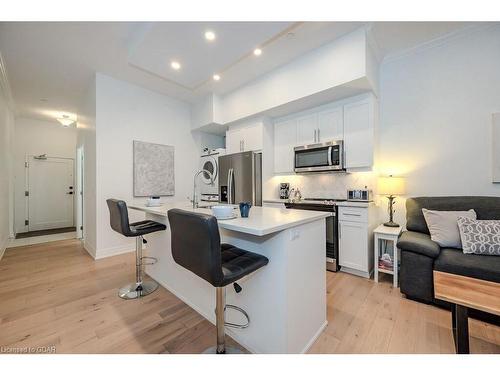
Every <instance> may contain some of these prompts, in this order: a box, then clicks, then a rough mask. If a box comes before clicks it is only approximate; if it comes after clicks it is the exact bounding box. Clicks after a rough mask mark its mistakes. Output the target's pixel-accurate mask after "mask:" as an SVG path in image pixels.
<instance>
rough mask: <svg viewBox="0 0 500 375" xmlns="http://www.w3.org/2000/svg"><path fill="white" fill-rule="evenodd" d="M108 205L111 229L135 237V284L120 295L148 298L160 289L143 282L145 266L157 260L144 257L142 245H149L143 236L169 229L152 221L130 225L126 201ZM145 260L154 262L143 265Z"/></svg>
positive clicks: (122, 289) (128, 286) (127, 287)
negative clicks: (143, 267) (143, 268)
mask: <svg viewBox="0 0 500 375" xmlns="http://www.w3.org/2000/svg"><path fill="white" fill-rule="evenodd" d="M106 203H107V204H108V208H109V221H110V224H111V228H113V230H114V231H115V232H118V233H120V234H123V235H124V236H126V237H135V283H132V284H128V285H126V286H124V287H123V288H120V290H119V291H118V295H119V296H120V297H121V298H124V299H135V298H139V297H142V296H147V295H148V294H151V293H153V292H154V291H155V290H156V289H157V288H158V283H157V282H156V281H154V280H148V281H143V270H142V266H143V264H154V263H156V259H155V258H151V257H144V256H142V243H143V242H144V243H147V242H146V240H145V239H144V238H143V237H142V236H144V235H145V234H149V233H153V232H158V231H160V230H165V229H166V228H167V227H166V226H165V225H164V224H161V223H157V222H156V221H152V220H144V221H138V222H135V223H129V221H128V210H127V204H126V203H125V202H124V201H120V200H117V199H108V200H106ZM144 259H150V260H152V261H153V262H152V263H143V260H144Z"/></svg>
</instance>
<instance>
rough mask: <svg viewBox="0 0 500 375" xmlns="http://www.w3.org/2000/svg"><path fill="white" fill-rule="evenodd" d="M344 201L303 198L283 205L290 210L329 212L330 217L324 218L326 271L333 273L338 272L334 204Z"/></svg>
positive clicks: (336, 224)
mask: <svg viewBox="0 0 500 375" xmlns="http://www.w3.org/2000/svg"><path fill="white" fill-rule="evenodd" d="M344 201H345V199H330V198H305V199H302V200H300V201H298V202H293V203H285V207H286V208H290V209H297V210H310V211H326V212H331V214H332V215H331V216H329V217H327V218H326V269H327V270H328V271H333V272H337V271H338V270H340V266H339V237H338V233H339V232H338V225H339V220H338V215H337V204H336V202H344Z"/></svg>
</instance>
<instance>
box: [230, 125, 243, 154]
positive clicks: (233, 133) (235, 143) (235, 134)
mask: <svg viewBox="0 0 500 375" xmlns="http://www.w3.org/2000/svg"><path fill="white" fill-rule="evenodd" d="M242 138H243V132H242V130H241V129H229V130H228V131H227V132H226V153H228V154H234V153H236V152H241V140H242Z"/></svg>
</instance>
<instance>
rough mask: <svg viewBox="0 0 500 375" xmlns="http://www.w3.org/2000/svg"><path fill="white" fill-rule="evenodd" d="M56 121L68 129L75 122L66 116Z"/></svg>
mask: <svg viewBox="0 0 500 375" xmlns="http://www.w3.org/2000/svg"><path fill="white" fill-rule="evenodd" d="M57 121H59V122H60V123H61V125H62V126H64V127H65V128H68V127H69V126H70V125H71V124H73V123H74V122H75V120H73V119H71V118H69V116H68V115H62V117H59V118H57Z"/></svg>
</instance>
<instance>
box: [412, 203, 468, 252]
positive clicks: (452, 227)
mask: <svg viewBox="0 0 500 375" xmlns="http://www.w3.org/2000/svg"><path fill="white" fill-rule="evenodd" d="M422 213H423V214H424V218H425V222H426V223H427V228H429V232H430V233H431V239H432V240H433V241H434V242H437V244H438V245H439V246H441V247H454V248H456V249H461V248H462V241H461V240H460V231H459V230H458V224H457V220H458V218H459V217H468V218H471V219H475V218H476V211H474V210H469V211H436V210H428V209H426V208H422Z"/></svg>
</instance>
